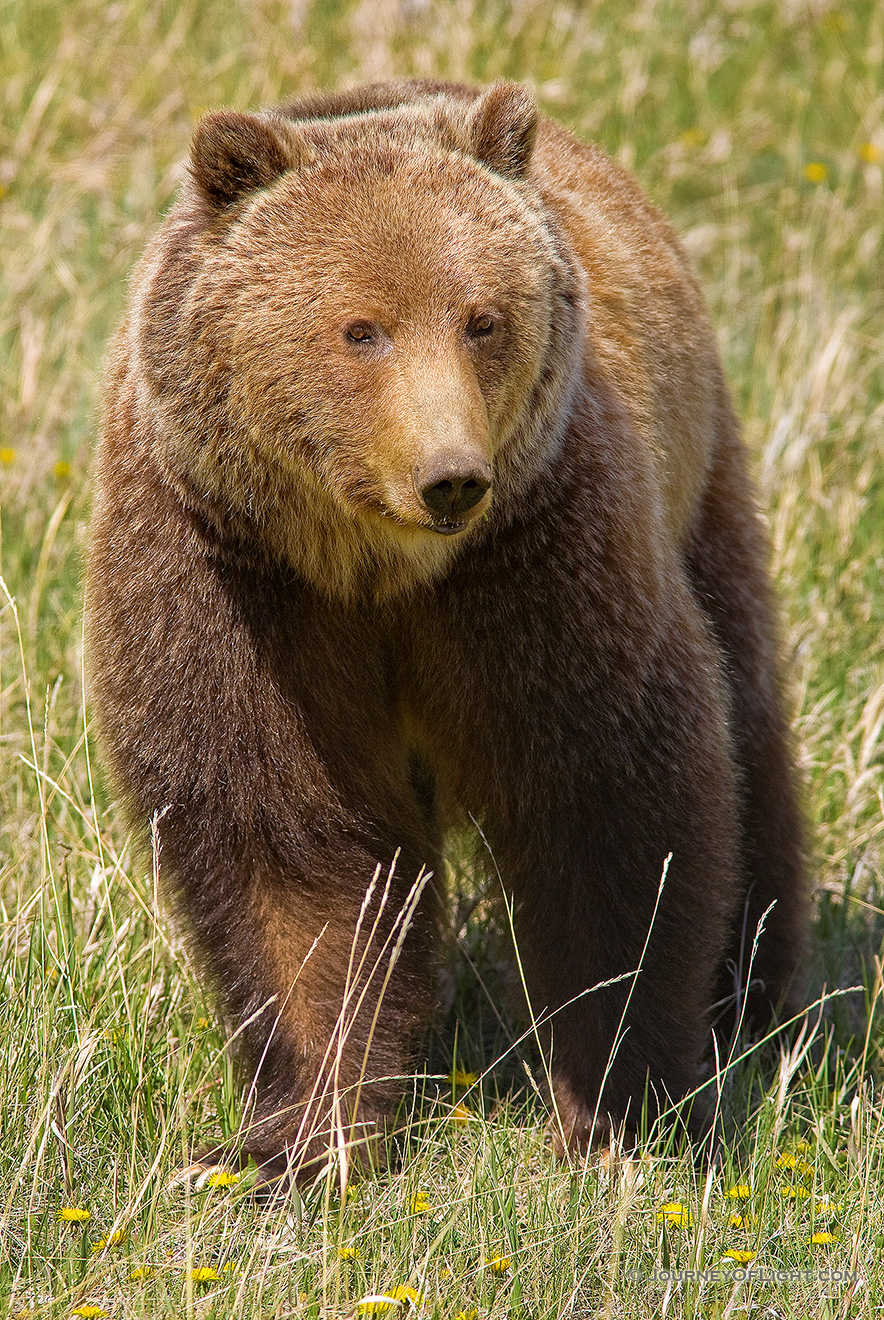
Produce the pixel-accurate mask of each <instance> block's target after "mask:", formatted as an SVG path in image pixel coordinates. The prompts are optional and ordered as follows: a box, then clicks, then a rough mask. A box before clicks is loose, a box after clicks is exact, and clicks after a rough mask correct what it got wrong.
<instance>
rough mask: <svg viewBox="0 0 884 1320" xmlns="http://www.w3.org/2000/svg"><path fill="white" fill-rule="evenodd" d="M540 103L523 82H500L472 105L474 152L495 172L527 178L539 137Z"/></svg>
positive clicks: (470, 121)
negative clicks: (538, 106) (529, 164)
mask: <svg viewBox="0 0 884 1320" xmlns="http://www.w3.org/2000/svg"><path fill="white" fill-rule="evenodd" d="M537 120H538V110H537V102H536V101H535V100H534V97H533V96H532V95H531V93H530V92H529V91H528V89H527V87H524V86H523V85H522V84H521V83H517V82H499V83H494V85H493V86H492V87H489V88H488V91H487V92H485V93H484V94H483V95H482V96H480V97H479V99H478V101H476V103H475V104H474V105H473V106H472V108H471V110H470V116H469V131H470V141H471V145H472V151H473V155H474V156H475V157H476V159H477V160H480V161H482V163H483V164H484V165H487V166H488V168H489V169H492V170H494V172H495V174H502V175H503V176H504V177H505V178H507V179H514V180H518V179H524V177H525V175H526V173H527V171H528V163H529V161H530V160H531V152H532V150H533V148H534V139H535V137H536V136H537Z"/></svg>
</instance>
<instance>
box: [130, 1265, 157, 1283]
mask: <svg viewBox="0 0 884 1320" xmlns="http://www.w3.org/2000/svg"><path fill="white" fill-rule="evenodd" d="M152 1274H153V1266H152V1265H139V1266H138V1269H137V1270H132V1271H131V1273H130V1275H129V1282H130V1283H137V1282H138V1280H139V1279H149V1278H150V1277H151V1275H152Z"/></svg>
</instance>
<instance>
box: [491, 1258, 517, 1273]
mask: <svg viewBox="0 0 884 1320" xmlns="http://www.w3.org/2000/svg"><path fill="white" fill-rule="evenodd" d="M485 1264H486V1265H487V1266H488V1268H489V1270H490V1271H491V1273H492V1274H508V1273H509V1271H510V1269H511V1268H512V1261H511V1260H510V1258H509V1256H493V1257H490V1258H489V1257H488V1256H486V1257H485Z"/></svg>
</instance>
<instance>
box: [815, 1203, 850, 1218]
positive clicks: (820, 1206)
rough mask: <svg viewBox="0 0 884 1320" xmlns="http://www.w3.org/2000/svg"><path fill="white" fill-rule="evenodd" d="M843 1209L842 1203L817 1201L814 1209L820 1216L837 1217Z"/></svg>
mask: <svg viewBox="0 0 884 1320" xmlns="http://www.w3.org/2000/svg"><path fill="white" fill-rule="evenodd" d="M843 1208H844V1207H843V1202H841V1201H817V1203H816V1205H815V1206H814V1207H813V1209H814V1213H815V1214H818V1215H837V1214H840V1212H841V1210H842V1209H843Z"/></svg>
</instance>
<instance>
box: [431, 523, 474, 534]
mask: <svg viewBox="0 0 884 1320" xmlns="http://www.w3.org/2000/svg"><path fill="white" fill-rule="evenodd" d="M467 525H468V524H467V523H465V522H433V523H430V530H431V531H433V532H438V533H439V535H440V536H456V535H457V533H458V532H462V531H463V530H464V528H465V527H466V526H467Z"/></svg>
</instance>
